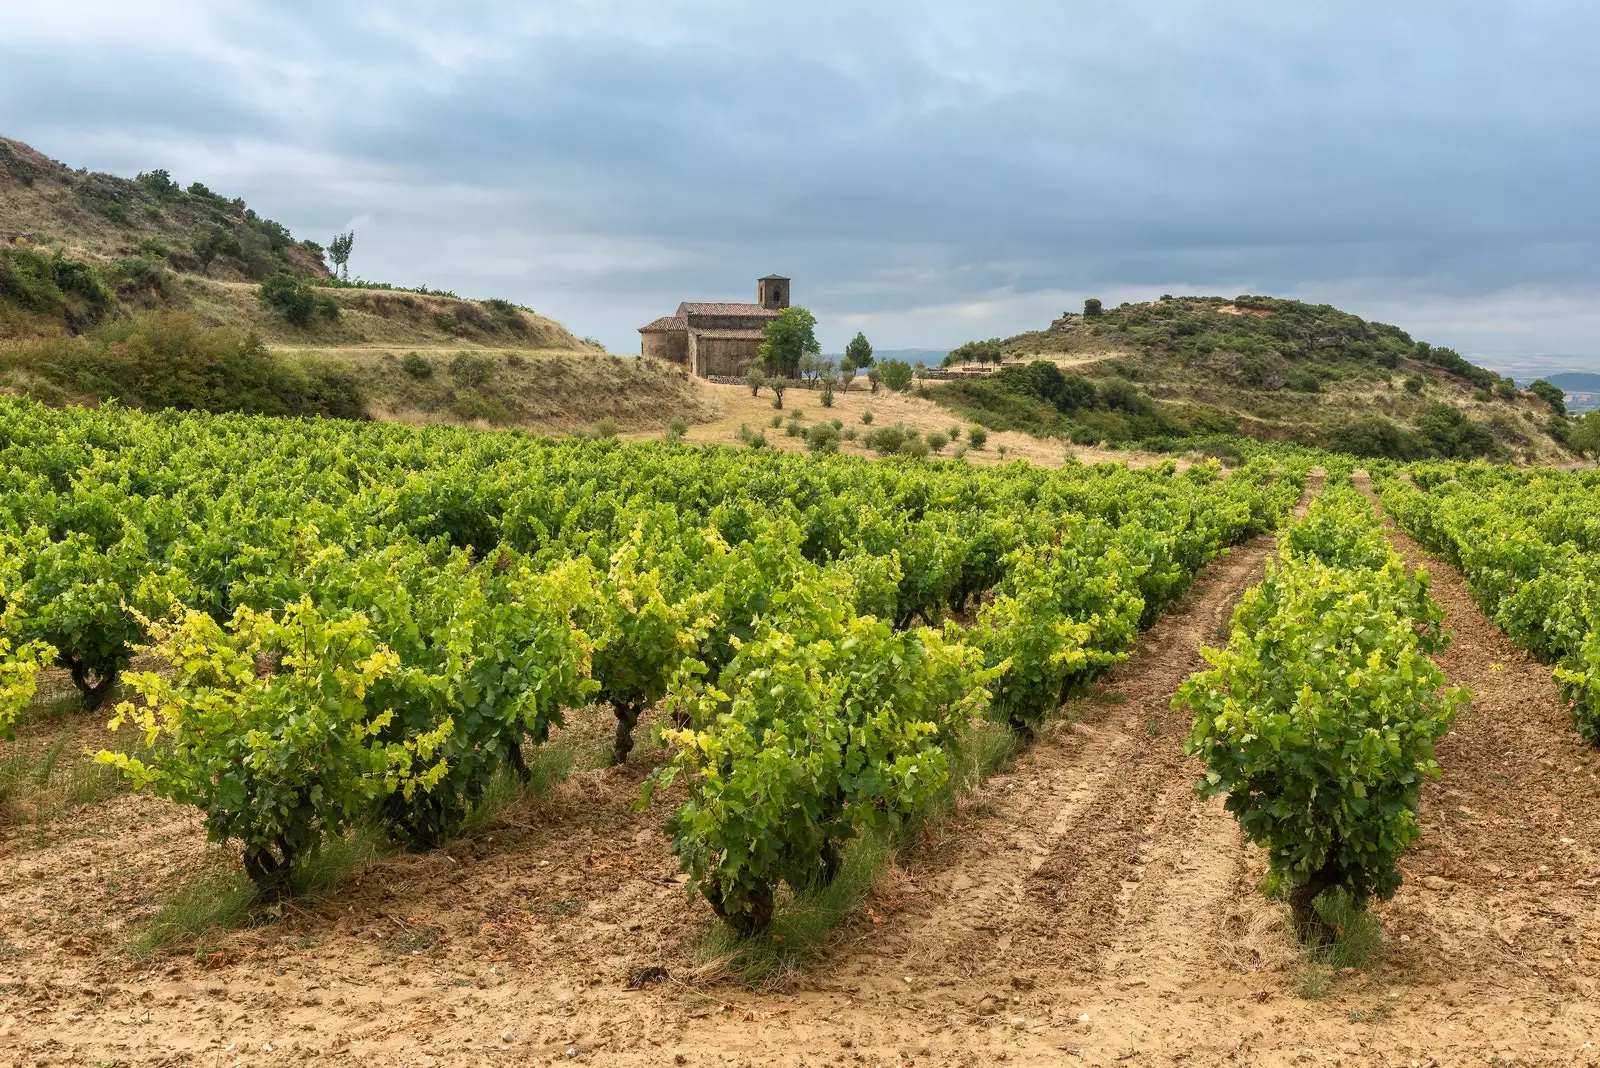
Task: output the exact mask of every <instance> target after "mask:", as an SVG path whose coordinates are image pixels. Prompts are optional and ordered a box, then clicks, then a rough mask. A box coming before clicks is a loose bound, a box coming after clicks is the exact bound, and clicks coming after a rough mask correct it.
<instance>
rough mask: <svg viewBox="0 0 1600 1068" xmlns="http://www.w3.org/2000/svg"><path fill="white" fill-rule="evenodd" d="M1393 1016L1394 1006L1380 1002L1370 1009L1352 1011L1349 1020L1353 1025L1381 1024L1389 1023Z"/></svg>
mask: <svg viewBox="0 0 1600 1068" xmlns="http://www.w3.org/2000/svg"><path fill="white" fill-rule="evenodd" d="M1393 1015H1394V1005H1393V1004H1392V1003H1390V1002H1387V1001H1380V1002H1378V1003H1377V1004H1376V1005H1374V1006H1372V1008H1370V1009H1351V1010H1350V1016H1349V1017H1348V1018H1349V1020H1350V1022H1351V1023H1353V1024H1381V1023H1388V1022H1389V1017H1391V1016H1393Z"/></svg>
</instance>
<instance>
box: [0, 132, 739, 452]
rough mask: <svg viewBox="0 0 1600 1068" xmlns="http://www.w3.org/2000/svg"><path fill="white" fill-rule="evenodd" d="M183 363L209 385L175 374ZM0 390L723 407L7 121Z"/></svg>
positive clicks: (355, 404)
mask: <svg viewBox="0 0 1600 1068" xmlns="http://www.w3.org/2000/svg"><path fill="white" fill-rule="evenodd" d="M264 282H265V283H268V284H267V285H266V286H264V285H263V283H264ZM274 287H276V295H275V296H274V295H273V288H274ZM186 371H195V372H198V373H196V374H194V375H189V374H186V373H183V372H186ZM190 378H204V379H206V380H207V381H208V382H209V387H208V388H207V390H206V391H205V392H204V393H203V394H201V393H199V392H197V391H195V390H189V391H188V392H184V391H182V390H179V389H176V388H174V386H173V383H175V382H182V381H187V380H188V379H190ZM0 390H5V391H9V392H13V393H21V394H27V395H31V396H34V397H36V398H37V399H40V400H43V401H45V402H47V403H52V404H60V403H79V404H94V403H98V402H99V401H101V400H104V399H107V398H110V397H115V398H117V399H118V400H119V401H121V402H122V403H125V404H130V405H134V406H143V407H161V406H174V407H209V408H221V409H223V410H235V409H237V410H245V411H260V412H264V413H266V414H281V415H300V414H321V415H339V416H346V417H349V416H371V417H376V418H382V419H399V420H405V421H444V422H462V423H484V424H493V425H512V426H523V427H527V428H529V429H536V430H540V431H544V432H558V433H559V432H566V431H569V430H574V429H580V428H587V427H589V426H591V425H593V424H594V423H596V422H598V421H600V420H605V419H610V420H612V421H613V422H615V423H616V424H617V425H618V427H619V428H621V429H624V430H627V429H638V430H653V431H656V432H660V431H661V430H664V429H665V428H666V426H667V424H668V422H669V421H671V420H674V419H683V420H686V421H688V422H691V423H698V422H703V421H705V420H708V419H711V418H714V417H716V416H717V415H718V414H719V413H720V406H719V405H718V404H717V402H716V400H715V399H714V397H712V396H710V395H708V394H707V393H706V392H705V391H703V390H701V389H700V388H698V387H697V384H696V383H694V382H691V381H689V380H688V378H687V377H686V376H684V375H681V374H676V373H674V372H672V370H671V369H669V368H660V367H651V366H646V365H644V364H642V363H641V362H640V361H637V360H622V359H618V358H617V357H613V356H610V355H607V354H606V353H605V351H604V349H603V348H602V347H601V346H600V345H599V344H598V343H595V342H591V341H586V340H579V339H578V338H577V337H575V336H573V334H572V333H571V332H569V331H568V330H567V329H566V328H565V327H564V326H562V325H561V324H560V323H557V322H555V321H554V320H552V319H548V318H546V317H544V316H542V315H539V314H538V313H537V312H535V311H533V310H532V309H530V308H527V307H523V306H521V305H518V304H513V303H512V302H510V301H506V300H467V299H462V298H460V297H458V296H457V295H455V294H454V293H448V292H440V291H432V290H427V289H425V288H424V289H417V290H406V289H396V288H392V287H388V286H382V285H367V284H364V283H343V282H339V281H338V280H336V279H334V278H333V277H332V276H331V274H330V272H329V270H328V266H327V263H326V262H325V251H324V249H323V248H322V247H321V246H320V245H318V244H317V243H316V242H314V241H307V240H297V239H296V238H295V237H294V236H293V235H292V234H291V233H290V232H289V230H288V228H286V227H284V226H282V225H281V224H279V223H277V222H274V221H272V220H271V219H267V218H263V217H262V216H260V215H258V214H257V213H256V212H255V211H253V210H252V209H251V208H249V207H248V206H247V205H246V204H245V203H244V202H243V201H242V200H231V199H228V198H227V197H224V196H222V195H220V194H218V193H215V192H213V191H211V190H209V189H207V188H205V187H204V186H203V185H200V184H198V183H195V184H192V185H190V186H189V187H188V188H186V189H185V188H182V187H180V185H179V184H178V183H176V182H174V181H173V180H172V178H171V177H170V176H169V175H168V174H167V173H166V172H165V171H154V172H151V173H147V174H141V175H139V176H138V177H136V178H131V179H130V178H121V177H117V176H115V175H108V174H97V173H91V172H89V171H83V170H73V169H72V168H70V167H68V166H67V165H65V164H63V163H59V162H57V161H55V160H52V159H49V158H48V157H46V156H44V155H42V154H41V153H39V152H36V151H34V150H33V149H31V148H29V147H28V146H27V145H24V144H22V143H20V142H17V141H12V140H7V139H5V138H0Z"/></svg>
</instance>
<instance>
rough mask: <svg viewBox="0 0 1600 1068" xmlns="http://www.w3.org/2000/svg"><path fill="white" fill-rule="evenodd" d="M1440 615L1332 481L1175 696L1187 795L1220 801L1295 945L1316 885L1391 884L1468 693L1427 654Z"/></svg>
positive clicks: (1383, 894) (1315, 930) (1359, 889)
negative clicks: (1257, 858)
mask: <svg viewBox="0 0 1600 1068" xmlns="http://www.w3.org/2000/svg"><path fill="white" fill-rule="evenodd" d="M1443 618H1444V613H1443V610H1442V609H1440V608H1439V606H1438V605H1437V604H1436V603H1435V602H1434V601H1433V599H1432V598H1431V597H1430V596H1429V594H1428V577H1427V573H1426V572H1424V571H1418V572H1417V573H1416V574H1414V575H1412V574H1408V573H1407V572H1406V569H1405V564H1404V561H1402V560H1401V559H1400V557H1399V556H1398V554H1396V553H1395V552H1394V551H1393V549H1391V548H1389V547H1388V545H1387V544H1386V541H1385V540H1384V539H1383V538H1382V535H1381V532H1379V531H1378V528H1377V525H1376V520H1375V518H1374V517H1373V515H1372V512H1371V509H1370V508H1368V507H1367V505H1366V503H1365V501H1364V500H1362V499H1361V498H1360V496H1359V495H1358V494H1356V491H1354V490H1353V489H1343V490H1339V489H1330V490H1328V491H1326V492H1325V493H1324V495H1323V496H1322V497H1321V498H1319V499H1318V501H1317V502H1316V503H1315V504H1314V505H1313V508H1312V512H1311V514H1310V515H1309V516H1308V517H1307V520H1306V521H1305V522H1304V523H1302V524H1300V525H1299V526H1298V527H1296V528H1295V529H1294V530H1292V531H1291V533H1290V535H1289V538H1288V544H1287V547H1286V550H1285V552H1284V554H1283V558H1282V562H1281V563H1280V565H1279V566H1277V567H1275V568H1270V569H1269V571H1268V575H1267V578H1266V580H1265V581H1264V582H1263V583H1262V584H1261V585H1260V586H1257V587H1256V588H1255V589H1253V590H1251V591H1250V592H1249V593H1247V594H1246V595H1245V598H1244V600H1243V601H1242V602H1241V604H1240V606H1239V608H1238V610H1237V611H1236V612H1235V613H1234V618H1233V631H1232V635H1231V637H1230V639H1229V642H1228V647H1227V648H1226V649H1225V650H1222V651H1216V650H1209V649H1208V650H1206V659H1207V660H1208V661H1210V663H1211V667H1210V669H1209V670H1206V671H1202V672H1199V673H1197V674H1196V675H1194V676H1193V677H1191V678H1190V679H1189V680H1188V681H1187V682H1186V683H1185V684H1184V685H1183V687H1182V688H1181V689H1180V690H1179V691H1178V694H1177V696H1176V698H1174V704H1175V705H1176V706H1178V707H1183V708H1187V709H1189V710H1190V711H1191V712H1192V713H1193V714H1194V717H1195V719H1194V728H1193V731H1192V733H1191V735H1190V738H1189V741H1188V749H1189V751H1190V752H1191V753H1195V754H1197V755H1199V756H1200V757H1201V759H1202V760H1203V761H1204V762H1205V765H1206V773H1205V777H1204V778H1203V779H1202V780H1201V782H1200V784H1199V789H1200V793H1201V795H1202V796H1207V797H1209V796H1214V795H1216V794H1223V793H1226V794H1227V795H1228V800H1227V807H1228V810H1229V811H1230V812H1232V813H1234V815H1235V816H1237V817H1238V819H1239V825H1240V827H1241V828H1242V829H1243V831H1244V833H1245V835H1246V836H1247V837H1249V838H1250V839H1251V841H1253V842H1255V843H1257V844H1258V845H1260V846H1262V847H1263V848H1265V849H1266V850H1267V857H1268V863H1269V866H1270V870H1271V872H1272V873H1273V875H1274V876H1275V877H1276V878H1277V879H1278V880H1279V881H1280V882H1281V883H1282V884H1283V885H1284V886H1286V887H1287V888H1288V892H1289V899H1290V904H1291V906H1292V908H1293V910H1294V914H1295V922H1296V929H1297V931H1298V932H1299V934H1300V936H1301V938H1302V939H1304V940H1307V941H1312V942H1321V941H1324V940H1325V939H1326V937H1327V934H1328V932H1326V931H1325V930H1324V929H1323V927H1322V924H1321V922H1320V920H1319V918H1318V916H1317V914H1316V912H1315V903H1316V899H1317V897H1318V896H1319V895H1320V894H1321V893H1322V892H1323V891H1325V890H1328V889H1330V888H1333V887H1339V888H1341V889H1343V890H1344V891H1346V892H1347V893H1348V894H1349V896H1350V900H1351V901H1352V903H1353V904H1354V905H1355V906H1356V907H1361V906H1364V905H1365V903H1366V902H1367V901H1368V899H1370V898H1371V897H1374V896H1376V897H1379V898H1384V899H1387V898H1388V897H1390V896H1392V895H1393V893H1394V891H1395V890H1396V889H1397V888H1398V887H1399V885H1400V873H1399V870H1398V867H1397V865H1398V862H1399V859H1400V857H1401V855H1402V854H1403V853H1404V851H1405V850H1406V848H1407V847H1408V846H1409V845H1410V844H1411V843H1412V842H1414V841H1415V840H1416V838H1417V837H1418V836H1419V835H1420V833H1421V831H1420V828H1419V827H1418V824H1417V806H1418V804H1419V802H1420V799H1421V791H1422V782H1423V780H1424V779H1425V778H1427V777H1429V776H1433V775H1437V774H1438V765H1437V763H1436V762H1435V760H1434V755H1433V747H1434V742H1435V741H1436V740H1437V739H1438V738H1440V737H1442V736H1443V735H1444V734H1445V732H1446V731H1448V730H1449V729H1450V724H1451V722H1452V721H1453V719H1454V717H1455V711H1456V709H1457V708H1458V707H1459V706H1460V705H1462V704H1464V703H1465V702H1466V701H1468V700H1469V699H1470V696H1471V695H1470V694H1469V693H1468V692H1467V691H1465V690H1461V689H1448V688H1446V686H1445V678H1444V674H1443V672H1442V671H1440V670H1439V667H1438V665H1436V664H1435V663H1434V662H1433V660H1432V659H1430V657H1429V655H1428V654H1429V653H1431V652H1434V651H1436V650H1438V649H1439V648H1441V647H1442V646H1443V644H1444V641H1445V638H1444V635H1443V633H1442V629H1441V621H1442V620H1443Z"/></svg>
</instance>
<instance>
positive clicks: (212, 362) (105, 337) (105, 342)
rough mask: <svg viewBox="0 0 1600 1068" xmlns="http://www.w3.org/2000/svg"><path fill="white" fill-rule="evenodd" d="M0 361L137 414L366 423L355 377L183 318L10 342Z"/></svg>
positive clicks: (158, 315) (170, 315) (147, 318)
mask: <svg viewBox="0 0 1600 1068" xmlns="http://www.w3.org/2000/svg"><path fill="white" fill-rule="evenodd" d="M0 365H4V366H21V367H26V368H28V369H29V370H30V371H32V372H34V373H35V374H38V375H40V376H42V377H43V378H45V379H46V380H48V381H50V382H52V383H54V384H56V385H58V386H59V387H61V388H62V389H65V390H72V391H75V392H80V393H93V394H97V395H99V396H101V397H107V398H116V399H117V400H120V401H122V402H123V403H125V404H129V405H133V406H135V407H140V408H146V409H159V408H177V409H181V410H193V409H201V410H205V411H214V412H233V411H237V412H252V413H260V414H263V415H328V416H334V417H337V418H341V419H361V418H365V417H366V404H365V402H364V401H363V399H362V397H361V392H360V388H359V386H358V384H357V382H356V380H355V377H354V376H353V375H351V374H350V373H349V372H346V371H343V370H340V369H338V368H336V367H334V366H331V365H328V364H321V363H314V362H306V363H303V364H301V363H291V362H289V361H286V360H283V359H281V358H279V357H277V356H274V355H272V354H271V353H270V352H268V351H267V348H266V346H265V345H263V344H262V343H261V341H260V339H259V338H257V337H256V336H255V335H253V334H244V333H240V332H239V331H236V330H231V329H228V328H225V327H218V328H215V329H209V330H208V329H205V328H204V327H202V326H200V324H199V323H197V322H196V321H195V319H194V318H193V317H192V316H190V315H189V314H187V313H185V312H175V311H154V312H148V313H139V314H135V315H133V316H132V317H130V318H128V319H125V320H121V321H119V322H115V323H112V324H111V325H109V326H106V327H103V328H101V330H100V331H98V333H97V334H96V335H95V337H94V338H93V340H90V339H86V338H75V339H67V340H58V341H42V342H35V343H30V344H26V345H20V346H14V347H13V348H11V349H10V350H8V351H7V352H5V353H4V355H3V356H0Z"/></svg>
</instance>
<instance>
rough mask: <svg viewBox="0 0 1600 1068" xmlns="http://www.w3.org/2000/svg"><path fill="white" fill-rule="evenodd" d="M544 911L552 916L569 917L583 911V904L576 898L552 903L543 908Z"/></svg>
mask: <svg viewBox="0 0 1600 1068" xmlns="http://www.w3.org/2000/svg"><path fill="white" fill-rule="evenodd" d="M544 910H545V911H546V912H548V913H550V914H552V915H554V916H571V915H573V914H574V913H578V912H582V911H583V902H582V901H579V900H578V899H576V898H572V899H569V900H566V901H552V902H550V903H549V904H548V905H546V906H545V907H544Z"/></svg>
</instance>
